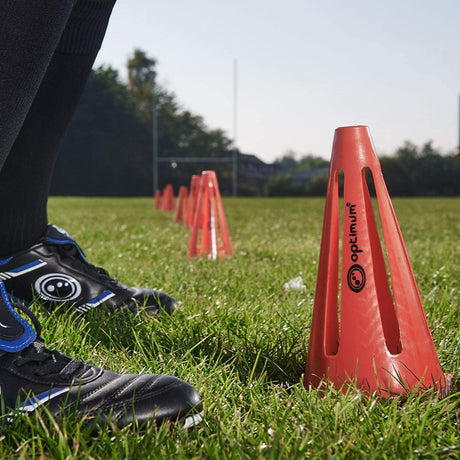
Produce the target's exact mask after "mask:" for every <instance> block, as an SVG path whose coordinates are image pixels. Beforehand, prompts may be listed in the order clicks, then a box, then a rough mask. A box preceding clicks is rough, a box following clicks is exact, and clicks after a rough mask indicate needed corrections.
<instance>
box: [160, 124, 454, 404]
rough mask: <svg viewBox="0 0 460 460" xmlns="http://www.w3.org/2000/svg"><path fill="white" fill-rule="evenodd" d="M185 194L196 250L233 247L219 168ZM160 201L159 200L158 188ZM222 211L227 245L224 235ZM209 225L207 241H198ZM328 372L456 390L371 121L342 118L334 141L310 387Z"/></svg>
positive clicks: (181, 215)
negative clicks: (438, 344)
mask: <svg viewBox="0 0 460 460" xmlns="http://www.w3.org/2000/svg"><path fill="white" fill-rule="evenodd" d="M366 173H367V174H368V175H369V174H370V175H372V178H373V182H374V187H375V191H376V195H377V204H378V212H379V215H380V222H381V226H382V230H383V238H380V236H379V233H378V230H377V223H376V219H375V215H374V210H373V205H372V201H371V197H370V193H369V187H368V185H367V179H366ZM339 174H342V175H343V177H344V189H343V201H341V200H340V199H339V185H338V184H339V180H338V176H339ZM198 181H199V184H198ZM197 184H198V185H197ZM169 187H170V186H169ZM197 189H198V192H196V191H195V190H197ZM168 190H169V191H168ZM171 193H172V187H170V188H168V187H167V188H166V189H165V190H164V192H163V204H162V205H161V209H165V206H171V208H170V209H172V206H173V205H172V204H171V203H172V200H173V198H171V197H172V195H171ZM185 195H186V190H185V191H184V190H183V189H182V192H179V202H178V205H177V208H176V214H175V217H174V218H175V220H176V221H181V220H182V221H183V222H184V223H185V224H186V225H187V226H189V227H190V226H191V227H192V232H191V235H190V242H189V248H188V255H189V256H190V257H193V256H195V255H197V254H199V253H201V254H202V255H208V256H210V257H213V258H217V256H221V255H222V254H223V253H227V254H231V253H232V250H231V245H230V239H229V237H228V229H227V223H226V220H225V215H224V213H223V207H222V201H221V198H220V193H219V189H218V186H217V179H216V177H215V173H214V172H212V171H204V172H203V173H202V175H201V177H200V176H193V177H192V183H191V192H190V195H189V197H188V200H187V204H186V205H185V198H184V196H185ZM165 200H167V201H165ZM165 203H167V204H165ZM341 203H343V205H342V206H343V209H342V216H343V218H342V219H343V223H342V243H341V244H340V227H341V224H340V220H341V218H340V214H341V211H340V206H341ZM155 206H156V207H157V208H158V209H160V201H159V198H158V197H156V200H155ZM190 216H193V217H190ZM217 220H220V229H221V232H222V237H223V238H222V239H223V243H222V244H221V245H219V243H218V242H217V235H218V226H217ZM200 231H201V234H202V240H201V241H202V242H201V246H200V247H197V241H198V233H199V232H200ZM382 242H383V243H384V248H383V247H382ZM340 246H342V251H341V252H342V254H341V256H340ZM384 249H385V250H386V253H387V261H388V262H387V263H388V272H389V275H390V279H389V277H388V276H387V267H386V263H385V256H384ZM340 272H341V273H340ZM339 283H340V289H339ZM339 305H340V308H339ZM339 310H340V311H339ZM325 380H329V381H331V382H332V383H333V384H334V385H335V386H336V387H338V388H342V389H343V390H344V391H346V388H347V385H348V384H349V383H350V382H351V383H355V384H356V386H357V387H358V388H361V389H362V390H363V391H365V392H366V393H374V392H375V393H377V394H378V395H380V396H383V397H391V396H393V395H407V394H408V393H409V392H413V391H416V392H421V391H424V390H427V389H429V388H434V389H436V390H438V391H439V393H440V394H441V395H446V394H448V393H449V391H450V380H451V376H450V375H447V374H444V373H443V371H442V369H441V365H440V362H439V358H438V356H437V354H436V349H435V346H434V342H433V339H432V337H431V333H430V330H429V328H428V323H427V320H426V317H425V314H424V311H423V307H422V304H421V300H420V295H419V292H418V289H417V286H416V283H415V278H414V275H413V272H412V268H411V266H410V262H409V258H408V255H407V251H406V248H405V245H404V242H403V239H402V235H401V231H400V229H399V225H398V222H397V220H396V216H395V213H394V210H393V206H392V204H391V201H390V198H389V195H388V191H387V189H386V186H385V182H384V180H383V175H382V171H381V168H380V163H379V161H378V158H377V155H376V154H375V150H374V147H373V145H372V141H371V138H370V134H369V132H368V129H367V127H365V126H351V127H345V128H338V129H337V130H336V134H335V138H334V144H333V149H332V158H331V163H330V169H329V179H328V187H327V196H326V207H325V214H324V224H323V236H322V241H321V252H320V260H319V266H318V278H317V284H316V293H315V303H314V308H313V318H312V325H311V333H310V342H309V347H308V356H307V366H306V371H305V381H304V384H305V386H306V387H307V388H309V387H320V386H321V385H322V383H323V382H324V381H325Z"/></svg>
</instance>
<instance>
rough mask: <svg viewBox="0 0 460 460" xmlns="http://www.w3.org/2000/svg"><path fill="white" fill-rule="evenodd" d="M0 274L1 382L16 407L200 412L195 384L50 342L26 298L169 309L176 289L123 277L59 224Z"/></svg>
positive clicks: (122, 416)
mask: <svg viewBox="0 0 460 460" xmlns="http://www.w3.org/2000/svg"><path fill="white" fill-rule="evenodd" d="M0 280H2V281H0V388H1V397H2V399H3V406H4V407H5V408H6V410H8V411H10V412H11V414H13V413H21V412H32V411H34V410H36V409H37V408H38V407H40V406H41V405H43V404H46V406H47V408H48V410H49V411H50V412H51V413H52V414H53V415H55V416H57V415H59V414H61V413H68V411H69V410H70V411H75V412H76V413H77V414H79V415H81V416H85V418H86V419H87V420H93V421H94V423H95V424H101V423H106V422H109V421H110V422H113V423H115V424H116V425H118V426H119V427H123V426H126V425H128V424H130V423H133V422H135V421H136V422H138V423H143V422H146V421H148V420H152V419H154V420H155V421H156V422H157V423H161V422H163V421H166V420H169V421H171V422H176V421H178V420H181V421H183V423H184V426H190V425H194V424H196V423H198V422H199V421H200V420H201V418H200V415H199V412H200V411H201V410H202V402H201V399H200V396H199V394H198V392H197V391H196V390H195V388H194V387H193V386H191V385H190V384H188V383H186V382H184V381H182V380H180V379H178V378H176V377H172V376H166V375H155V374H148V375H133V374H123V375H119V374H116V373H114V372H109V371H106V370H103V369H100V368H98V367H95V366H91V365H88V364H85V363H83V362H81V361H79V360H77V359H73V358H69V357H67V356H64V355H63V354H61V353H59V352H58V351H55V350H49V349H47V348H46V347H45V346H44V345H43V340H42V339H41V337H40V334H41V327H40V324H39V322H38V320H37V319H36V318H35V316H34V315H33V314H32V312H31V311H30V310H29V309H28V308H27V307H26V306H24V305H25V303H24V301H25V302H28V301H32V300H34V299H35V298H37V297H40V298H41V299H42V302H44V303H45V304H49V305H50V306H51V307H52V306H55V305H57V304H59V305H61V304H63V303H64V304H66V305H69V307H72V308H75V309H76V310H77V311H78V312H81V313H84V312H87V311H89V310H91V309H94V308H99V307H103V308H108V309H110V310H111V311H115V310H117V309H123V310H129V311H131V312H133V313H135V312H137V311H138V310H139V309H140V308H142V309H145V310H146V311H147V312H148V313H150V314H157V313H160V312H165V313H168V314H170V313H171V312H172V311H173V310H174V309H175V308H176V306H177V302H176V301H175V300H174V299H173V298H172V297H170V296H168V295H166V294H164V293H162V292H160V291H154V290H151V289H143V288H131V287H128V286H125V285H123V284H120V283H118V282H117V280H116V279H113V278H111V277H110V276H109V275H108V273H107V272H106V271H105V270H103V269H102V268H99V267H95V266H94V265H91V264H90V263H89V262H88V261H87V259H86V257H85V255H84V253H83V251H82V250H81V248H80V247H79V246H78V244H77V243H76V242H75V240H74V239H73V238H72V237H71V236H70V235H69V234H68V233H67V232H65V231H64V230H62V229H59V228H58V227H55V226H49V227H48V228H47V230H46V232H45V234H44V235H43V237H42V238H41V239H40V240H39V241H38V242H37V244H35V245H34V246H32V247H31V248H28V249H27V250H24V251H22V252H20V253H17V254H15V255H13V256H11V257H8V258H5V259H3V260H0ZM19 299H20V300H19ZM17 309H19V310H22V311H23V312H24V313H25V314H26V315H27V316H28V317H29V318H30V320H31V322H32V324H33V325H34V327H32V326H31V325H30V324H29V323H28V322H27V321H26V320H24V319H23V318H22V317H21V316H20V315H19V314H18V313H17V311H16V310H17Z"/></svg>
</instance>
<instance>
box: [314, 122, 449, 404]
mask: <svg viewBox="0 0 460 460" xmlns="http://www.w3.org/2000/svg"><path fill="white" fill-rule="evenodd" d="M366 170H368V171H370V172H371V173H372V177H373V180H374V185H375V190H376V194H377V203H378V209H379V213H380V218H381V223H382V228H383V240H384V243H385V246H386V250H387V258H388V265H389V273H390V276H391V288H390V284H389V280H388V276H387V270H386V266H385V260H384V256H383V251H382V247H381V242H380V237H379V234H378V232H377V225H376V221H375V217H374V212H373V208H372V203H371V198H370V194H369V190H368V186H367V182H366V177H365V174H366ZM339 171H343V176H344V192H343V194H344V200H343V202H344V206H343V231H342V235H343V236H342V260H341V263H340V262H339V227H340V222H339V221H340V219H339V192H338V173H339ZM339 266H341V272H342V273H341V289H340V324H339V318H338V273H339ZM391 289H392V290H391ZM392 291H393V295H392ZM393 297H394V299H393ZM325 378H327V379H329V380H330V381H332V382H333V383H334V385H335V386H336V387H338V388H341V387H343V385H344V383H346V382H356V384H357V386H358V387H359V388H363V389H366V391H368V392H369V393H372V392H378V393H379V394H380V395H382V396H387V397H388V396H391V395H394V394H407V393H408V392H411V391H422V390H425V389H427V388H429V387H435V388H437V389H438V390H440V392H441V393H444V394H446V393H447V392H448V390H449V378H448V377H447V376H445V375H444V374H443V372H442V369H441V366H440V363H439V359H438V356H437V354H436V350H435V347H434V343H433V339H432V337H431V334H430V331H429V328H428V324H427V321H426V318H425V314H424V312H423V307H422V304H421V300H420V296H419V293H418V290H417V286H416V283H415V279H414V275H413V273H412V269H411V266H410V262H409V258H408V255H407V252H406V248H405V246H404V242H403V239H402V236H401V232H400V229H399V226H398V222H397V220H396V217H395V213H394V210H393V206H392V204H391V201H390V198H389V196H388V191H387V189H386V186H385V182H384V180H383V176H382V171H381V168H380V163H379V161H378V158H377V156H376V154H375V152H374V148H373V145H372V141H371V138H370V135H369V131H368V129H367V127H366V126H352V127H345V128H338V129H337V130H336V132H335V137H334V145H333V148H332V159H331V164H330V169H329V180H328V188H327V196H326V209H325V214H324V224H323V236H322V241H321V253H320V260H319V266H318V279H317V285H316V295H315V304H314V310H313V320H312V327H311V335H310V345H309V349H308V357H307V367H306V372H305V386H306V387H307V388H308V387H309V386H313V387H318V386H319V385H320V383H321V381H322V380H323V379H325Z"/></svg>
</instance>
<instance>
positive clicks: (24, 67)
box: [0, 0, 73, 168]
mask: <svg viewBox="0 0 460 460" xmlns="http://www.w3.org/2000/svg"><path fill="white" fill-rule="evenodd" d="M72 5H73V0H39V1H32V2H31V1H30V0H2V2H1V5H0V168H1V166H2V165H3V162H4V161H5V159H6V157H7V156H8V153H9V151H10V149H11V147H12V145H13V143H14V140H15V139H16V136H17V135H18V133H19V130H20V129H21V126H22V123H23V121H24V119H25V117H26V115H27V112H28V110H29V108H30V105H31V104H32V101H33V99H34V97H35V94H36V93H37V90H38V88H39V86H40V83H41V81H42V79H43V76H44V75H45V72H46V69H47V67H48V64H49V62H50V60H51V57H52V55H53V53H54V50H55V49H56V46H57V44H58V42H59V39H60V37H61V35H62V32H63V30H64V27H65V25H66V23H67V20H68V18H69V15H70V12H71V11H72Z"/></svg>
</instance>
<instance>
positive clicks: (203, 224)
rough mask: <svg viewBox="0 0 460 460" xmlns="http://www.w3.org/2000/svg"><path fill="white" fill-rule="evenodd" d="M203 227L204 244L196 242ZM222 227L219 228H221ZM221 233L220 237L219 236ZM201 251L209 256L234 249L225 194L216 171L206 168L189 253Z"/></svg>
mask: <svg viewBox="0 0 460 460" xmlns="http://www.w3.org/2000/svg"><path fill="white" fill-rule="evenodd" d="M200 229H201V246H199V247H198V246H197V243H198V237H199V233H200ZM219 230H220V232H219ZM219 233H220V238H219ZM198 254H201V255H202V256H203V257H204V256H208V257H209V258H210V259H217V257H220V258H223V257H224V256H225V255H230V256H231V255H232V254H233V249H232V245H231V243H230V235H229V233H228V226H227V219H226V218H225V213H224V207H223V205H222V198H221V196H220V192H219V186H218V184H217V177H216V173H215V172H214V171H203V172H202V174H201V180H200V187H199V191H198V197H197V203H196V208H195V215H194V216H193V227H192V231H191V233H190V240H189V245H188V256H189V257H195V256H197V255H198Z"/></svg>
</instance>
